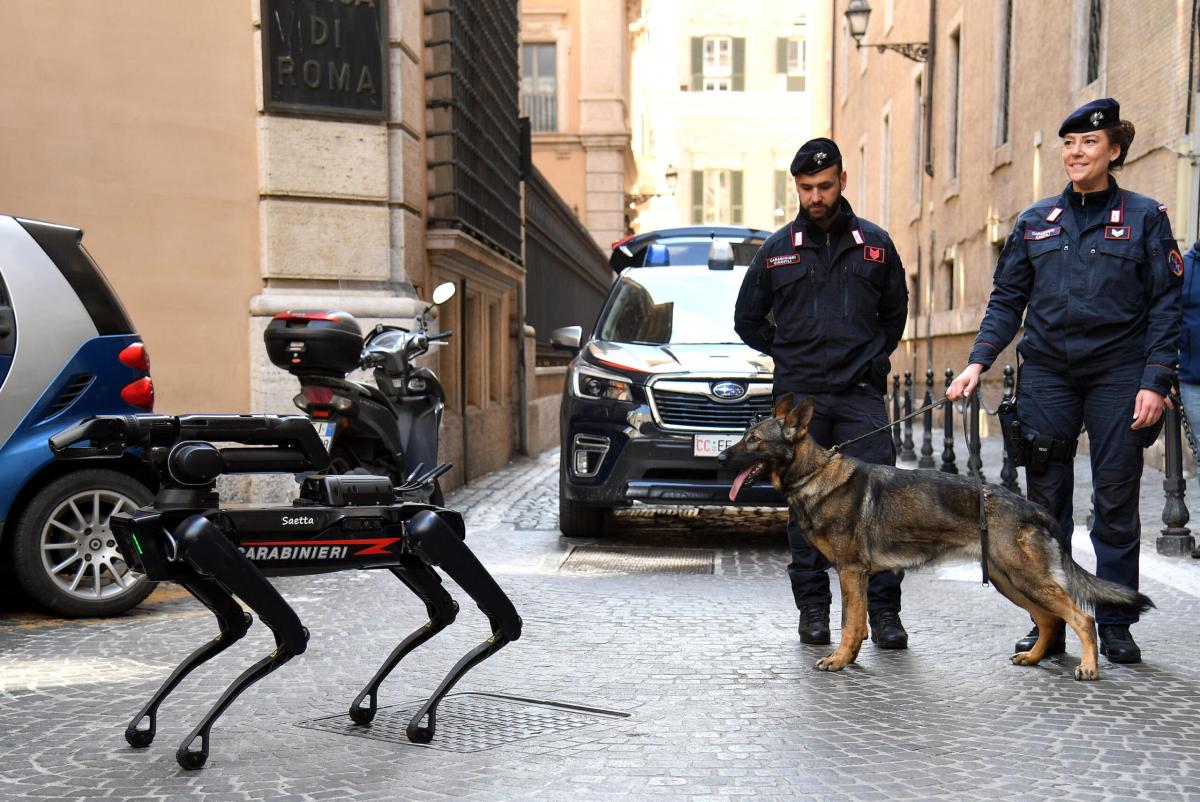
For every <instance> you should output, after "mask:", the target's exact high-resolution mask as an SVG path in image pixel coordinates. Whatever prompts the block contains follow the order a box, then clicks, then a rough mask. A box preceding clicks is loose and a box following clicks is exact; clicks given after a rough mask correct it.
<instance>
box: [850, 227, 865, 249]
mask: <svg viewBox="0 0 1200 802" xmlns="http://www.w3.org/2000/svg"><path fill="white" fill-rule="evenodd" d="M850 236H852V237H854V244H855V245H862V244H863V235H862V232H861V231H859V230H858V229H857V228H855V229H852V230H851V231H850Z"/></svg>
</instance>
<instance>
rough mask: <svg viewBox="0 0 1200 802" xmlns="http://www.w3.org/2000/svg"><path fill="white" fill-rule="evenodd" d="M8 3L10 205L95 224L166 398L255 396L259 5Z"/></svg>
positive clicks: (103, 261)
mask: <svg viewBox="0 0 1200 802" xmlns="http://www.w3.org/2000/svg"><path fill="white" fill-rule="evenodd" d="M118 12H119V13H118ZM3 17H4V20H3V24H2V25H0V75H3V76H4V79H3V80H2V81H0V109H3V112H2V113H0V211H2V212H3V213H6V214H14V215H20V216H25V217H33V218H39V219H45V220H50V221H53V222H58V223H63V224H67V225H73V226H79V227H82V228H83V229H84V230H85V236H84V244H85V245H86V247H87V249H88V251H89V252H90V253H91V254H92V256H93V257H94V258H95V260H96V261H97V262H98V263H99V265H100V267H101V269H102V270H103V271H104V273H105V275H106V276H107V277H108V279H109V281H110V282H111V283H112V284H113V286H114V287H115V289H116V291H117V293H118V294H119V295H120V297H121V300H122V301H123V302H124V305H125V307H126V309H127V311H128V312H129V314H130V316H131V317H132V319H133V322H134V325H135V326H136V327H137V329H138V331H139V332H140V333H141V335H142V337H143V338H144V340H145V342H146V344H147V347H148V348H149V351H150V355H151V360H152V365H151V367H152V374H153V376H154V381H155V388H156V390H157V393H158V408H159V409H160V410H162V411H166V412H181V411H236V410H242V409H246V408H247V405H248V403H249V384H248V381H247V375H248V371H249V355H248V354H247V351H246V339H247V331H248V328H247V326H248V323H247V316H246V304H247V299H248V298H249V297H250V296H251V295H253V294H254V293H255V292H256V291H257V290H258V288H259V287H260V286H261V280H260V278H259V269H258V220H257V206H258V192H257V189H258V185H257V175H256V156H255V126H254V119H255V102H256V89H255V84H254V76H255V73H256V71H257V70H258V64H257V57H256V54H255V53H254V52H253V47H252V42H253V39H252V38H251V35H250V16H249V10H248V3H245V2H219V3H193V2H185V1H184V0H122V1H121V3H120V4H119V8H118V7H116V6H115V5H114V4H112V3H90V2H76V1H75V0H10V1H9V2H6V3H5V4H4V14H3Z"/></svg>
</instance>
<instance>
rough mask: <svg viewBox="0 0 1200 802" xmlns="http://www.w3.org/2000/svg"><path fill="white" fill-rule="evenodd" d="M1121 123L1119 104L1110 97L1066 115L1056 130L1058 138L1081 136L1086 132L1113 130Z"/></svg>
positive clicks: (1087, 104)
mask: <svg viewBox="0 0 1200 802" xmlns="http://www.w3.org/2000/svg"><path fill="white" fill-rule="evenodd" d="M1120 122H1121V104H1120V103H1118V102H1117V101H1115V100H1113V99H1112V98H1111V97H1102V98H1100V99H1099V100H1093V101H1092V102H1091V103H1084V104H1083V105H1082V106H1080V107H1079V108H1077V109H1075V111H1073V112H1071V113H1070V114H1068V115H1067V119H1065V120H1063V122H1062V125H1061V126H1060V127H1059V129H1058V135H1059V136H1066V135H1067V134H1083V133H1087V132H1088V131H1100V130H1103V129H1105V128H1115V127H1116V126H1117V124H1118V123H1120Z"/></svg>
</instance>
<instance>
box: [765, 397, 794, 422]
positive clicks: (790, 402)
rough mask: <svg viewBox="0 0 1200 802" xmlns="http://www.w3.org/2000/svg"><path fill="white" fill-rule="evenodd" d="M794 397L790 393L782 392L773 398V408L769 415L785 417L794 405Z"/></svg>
mask: <svg viewBox="0 0 1200 802" xmlns="http://www.w3.org/2000/svg"><path fill="white" fill-rule="evenodd" d="M795 399H796V397H795V396H794V395H793V394H792V393H784V394H783V395H781V396H779V398H776V399H775V409H774V410H772V412H771V415H772V416H774V417H776V418H786V417H787V414H788V413H789V412H791V411H792V407H793V406H794V405H795Z"/></svg>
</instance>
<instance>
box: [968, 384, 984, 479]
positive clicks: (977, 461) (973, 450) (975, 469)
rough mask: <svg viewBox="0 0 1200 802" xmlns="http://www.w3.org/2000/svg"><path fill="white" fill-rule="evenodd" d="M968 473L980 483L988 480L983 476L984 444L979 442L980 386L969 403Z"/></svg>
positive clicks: (972, 394)
mask: <svg viewBox="0 0 1200 802" xmlns="http://www.w3.org/2000/svg"><path fill="white" fill-rule="evenodd" d="M967 426H968V427H970V428H969V429H968V430H967V473H968V474H969V475H970V476H971V478H972V479H975V480H976V481H978V482H979V483H980V484H983V483H984V482H986V481H987V480H986V479H985V478H984V477H983V455H982V453H981V451H982V445H981V443H980V442H979V388H978V387H976V388H975V392H973V393H971V396H970V401H969V402H968V403H967Z"/></svg>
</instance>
